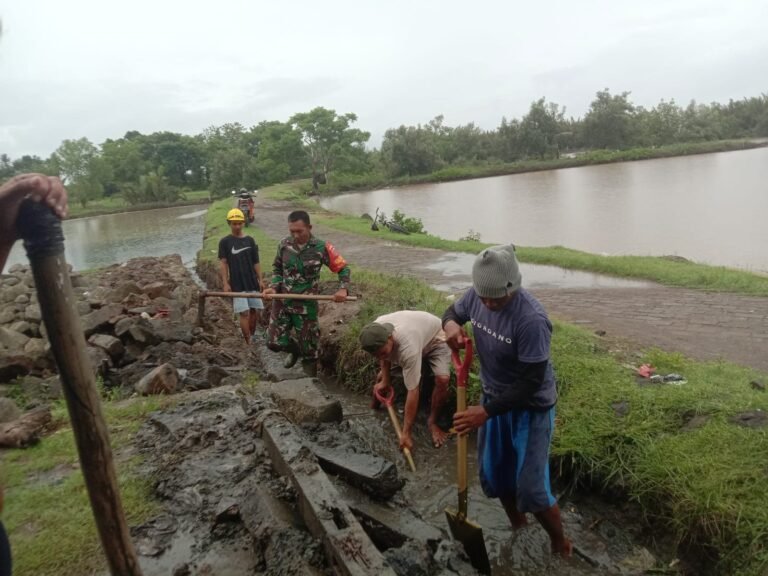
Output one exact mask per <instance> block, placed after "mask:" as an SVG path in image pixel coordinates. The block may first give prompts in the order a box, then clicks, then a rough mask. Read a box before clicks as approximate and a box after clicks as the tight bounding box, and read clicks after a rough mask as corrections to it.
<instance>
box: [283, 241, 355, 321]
mask: <svg viewBox="0 0 768 576" xmlns="http://www.w3.org/2000/svg"><path fill="white" fill-rule="evenodd" d="M323 264H325V265H326V266H327V267H328V268H329V269H330V270H331V272H335V273H337V274H338V275H339V284H340V286H339V288H340V289H341V288H346V289H347V290H349V279H350V271H349V266H347V262H346V261H345V260H344V258H342V256H341V254H339V253H338V252H337V251H336V248H334V247H333V245H332V244H331V243H330V242H325V241H323V240H320V239H319V238H317V237H315V236H310V237H309V242H307V244H306V245H305V246H304V247H303V248H301V249H299V247H298V246H297V245H296V243H295V242H294V240H293V238H291V237H290V236H287V237H286V238H283V239H282V240H281V241H280V244H279V245H278V247H277V255H276V256H275V261H274V262H273V264H272V287H273V288H274V289H275V290H276V291H277V292H280V293H283V294H317V293H318V292H319V287H318V283H319V281H320V269H321V268H322V266H323ZM285 304H286V306H287V307H288V308H289V309H290V312H292V313H294V314H307V313H308V312H309V309H310V308H316V307H317V302H306V301H300V300H286V301H285Z"/></svg>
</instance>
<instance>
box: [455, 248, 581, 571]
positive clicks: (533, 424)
mask: <svg viewBox="0 0 768 576" xmlns="http://www.w3.org/2000/svg"><path fill="white" fill-rule="evenodd" d="M521 280H522V277H521V275H520V268H519V267H518V264H517V258H516V257H515V247H514V246H512V245H509V246H494V247H493V248H488V249H486V250H483V251H482V252H480V254H478V255H477V258H475V262H474V264H473V266H472V288H470V289H469V290H468V291H467V292H466V293H465V294H464V295H463V296H462V297H461V298H460V299H459V300H458V301H457V302H456V303H454V304H452V305H451V306H450V307H449V308H448V310H446V311H445V314H444V315H443V329H444V330H445V336H446V341H447V343H448V345H449V346H450V347H451V348H454V349H459V348H463V347H464V339H465V338H467V336H466V334H465V333H464V331H463V328H462V326H463V325H464V324H466V323H467V322H469V323H470V324H471V325H472V332H473V335H474V339H475V346H476V349H477V352H478V355H479V357H480V364H481V372H480V380H481V381H482V385H483V398H482V401H481V405H480V406H470V407H468V408H467V410H465V411H463V412H457V413H456V414H455V415H454V418H453V424H454V428H455V429H456V431H457V432H458V433H467V432H470V431H471V430H473V429H475V428H477V429H479V432H478V469H479V472H480V484H481V486H482V488H483V491H484V492H485V494H486V496H488V497H489V498H498V499H499V500H500V501H501V503H502V505H503V506H504V510H505V511H506V512H507V516H508V517H509V519H510V521H511V523H512V526H513V527H514V528H521V527H523V526H525V525H526V524H527V519H526V513H527V512H530V513H532V514H533V515H534V516H535V517H536V519H537V520H538V521H539V523H540V524H541V525H542V526H543V527H544V529H545V530H546V531H547V533H548V534H549V538H550V541H551V544H552V552H553V553H555V554H560V555H562V556H565V557H568V556H571V554H572V552H573V546H572V544H571V542H570V540H568V538H566V537H565V534H564V533H563V523H562V519H561V516H560V508H559V506H558V505H557V500H555V497H554V496H553V495H552V490H551V488H550V484H549V445H550V442H551V440H552V431H553V429H554V422H555V403H556V402H557V390H556V388H555V376H554V371H553V369H552V363H551V362H550V351H549V350H550V340H551V337H552V323H551V322H550V321H549V318H548V317H547V313H546V312H545V311H544V308H543V307H542V306H541V304H539V302H538V301H537V300H536V299H535V298H534V297H533V296H532V295H531V294H530V293H529V292H528V291H527V290H525V289H524V288H521V287H520V284H521Z"/></svg>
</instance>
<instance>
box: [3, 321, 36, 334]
mask: <svg viewBox="0 0 768 576" xmlns="http://www.w3.org/2000/svg"><path fill="white" fill-rule="evenodd" d="M8 328H10V329H11V330H14V331H15V332H18V333H19V334H24V335H25V336H29V337H30V338H36V337H37V336H39V335H40V329H39V328H38V325H37V324H31V323H29V322H27V321H26V320H18V321H16V322H14V323H12V324H11V325H10V326H8Z"/></svg>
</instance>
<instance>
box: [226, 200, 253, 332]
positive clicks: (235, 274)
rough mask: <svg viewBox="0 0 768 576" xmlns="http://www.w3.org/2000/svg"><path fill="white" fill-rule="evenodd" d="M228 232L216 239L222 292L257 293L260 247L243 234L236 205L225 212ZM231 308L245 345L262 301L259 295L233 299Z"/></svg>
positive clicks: (243, 217)
mask: <svg viewBox="0 0 768 576" xmlns="http://www.w3.org/2000/svg"><path fill="white" fill-rule="evenodd" d="M227 223H228V224H229V230H230V234H229V235H228V236H225V237H224V238H222V239H221V240H220V241H219V263H220V267H219V273H220V275H221V284H222V286H223V287H224V291H225V292H258V291H259V289H260V287H261V286H262V285H263V283H264V278H263V276H262V274H261V264H260V263H259V247H258V245H257V244H256V241H255V240H254V239H253V237H252V236H247V235H246V234H244V233H243V225H244V224H245V215H244V214H243V211H242V210H240V209H238V208H233V209H232V210H230V211H229V212H228V213H227ZM232 308H233V310H234V312H235V314H237V315H239V316H240V330H241V332H242V333H243V338H244V339H245V343H246V344H250V343H251V337H252V336H253V334H254V333H255V332H256V327H257V326H258V325H259V319H260V317H261V310H263V309H264V303H263V302H262V301H261V299H260V298H233V299H232Z"/></svg>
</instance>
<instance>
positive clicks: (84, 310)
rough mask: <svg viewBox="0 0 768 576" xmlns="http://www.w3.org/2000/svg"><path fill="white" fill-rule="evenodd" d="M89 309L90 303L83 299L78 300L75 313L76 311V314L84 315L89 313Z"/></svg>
mask: <svg viewBox="0 0 768 576" xmlns="http://www.w3.org/2000/svg"><path fill="white" fill-rule="evenodd" d="M91 310H92V308H91V305H90V304H88V302H85V301H84V300H80V301H79V302H78V303H77V313H78V315H80V316H85V315H86V314H90V313H91Z"/></svg>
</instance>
